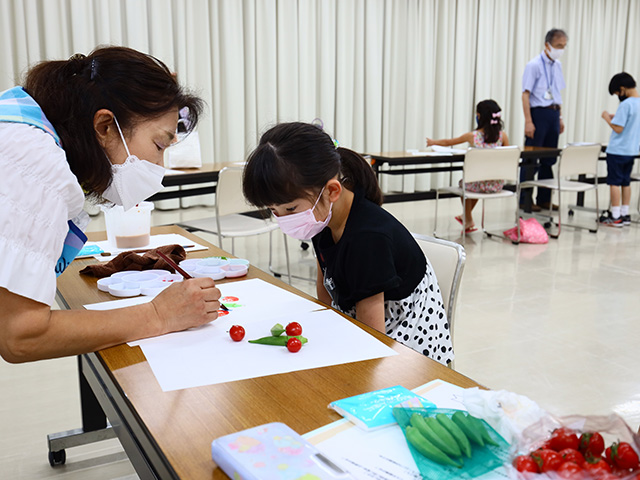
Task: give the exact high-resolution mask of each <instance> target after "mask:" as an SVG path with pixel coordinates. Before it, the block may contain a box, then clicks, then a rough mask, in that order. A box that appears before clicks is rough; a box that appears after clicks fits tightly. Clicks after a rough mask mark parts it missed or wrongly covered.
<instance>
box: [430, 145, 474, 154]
mask: <svg viewBox="0 0 640 480" xmlns="http://www.w3.org/2000/svg"><path fill="white" fill-rule="evenodd" d="M431 148H432V149H433V151H434V152H438V153H450V154H452V155H453V154H464V153H467V150H466V149H463V148H451V147H441V146H439V145H432V146H431Z"/></svg>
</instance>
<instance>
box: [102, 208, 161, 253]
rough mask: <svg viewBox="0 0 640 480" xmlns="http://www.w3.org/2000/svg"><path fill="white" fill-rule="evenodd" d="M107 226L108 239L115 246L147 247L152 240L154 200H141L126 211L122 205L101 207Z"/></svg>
mask: <svg viewBox="0 0 640 480" xmlns="http://www.w3.org/2000/svg"><path fill="white" fill-rule="evenodd" d="M101 209H102V211H103V212H104V221H105V224H106V226H107V239H108V240H109V244H111V245H112V246H114V247H115V248H122V249H127V248H140V247H146V246H147V245H149V243H150V242H151V210H153V203H152V202H140V203H139V204H138V205H136V206H135V207H133V208H130V209H129V210H127V211H126V212H125V211H124V208H122V207H121V206H120V205H114V206H113V207H110V208H105V207H101Z"/></svg>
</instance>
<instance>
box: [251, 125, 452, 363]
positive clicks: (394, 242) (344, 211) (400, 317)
mask: <svg viewBox="0 0 640 480" xmlns="http://www.w3.org/2000/svg"><path fill="white" fill-rule="evenodd" d="M243 190H244V195H245V197H246V198H247V200H248V201H249V202H251V203H252V204H254V205H256V206H260V207H268V208H269V209H271V211H272V212H273V214H274V216H275V218H276V220H277V221H278V224H279V225H280V228H281V229H282V231H283V232H284V233H286V234H287V235H290V236H292V237H294V238H297V239H300V240H310V239H311V240H312V241H313V246H314V249H315V252H316V257H317V259H318V280H317V285H316V287H317V292H318V299H319V300H320V301H322V302H324V303H326V304H331V305H332V306H333V307H334V308H337V309H338V310H340V311H342V312H344V313H346V314H348V315H351V316H352V317H354V318H356V319H357V320H359V321H361V322H363V323H366V324H367V325H369V326H371V327H373V328H375V329H376V330H379V331H381V332H384V333H386V334H387V335H389V336H391V337H392V338H394V339H396V340H398V341H399V342H401V343H403V344H405V345H407V346H409V347H411V348H413V349H414V350H417V351H419V352H420V353H423V354H424V355H428V356H429V357H431V358H433V359H434V360H437V361H439V362H441V363H444V364H446V363H449V362H450V361H452V360H453V350H452V345H451V334H450V332H449V324H448V321H447V318H446V316H445V310H444V303H443V301H442V296H441V294H440V288H439V287H438V282H437V280H436V277H435V274H434V272H433V269H432V268H431V265H430V264H429V262H428V260H427V259H425V256H424V254H423V253H422V250H421V249H420V247H419V246H418V244H417V243H416V241H415V240H414V239H413V237H412V236H411V234H410V233H409V231H408V230H407V229H406V228H405V227H404V226H403V225H402V224H401V223H400V222H399V221H398V220H397V219H395V218H394V217H393V216H392V215H391V214H390V213H388V212H387V211H386V210H384V209H383V208H382V207H381V206H380V205H381V204H382V192H381V191H380V187H379V186H378V181H377V179H376V177H375V174H374V173H373V170H372V169H371V167H370V165H369V164H368V163H367V162H366V160H365V159H364V158H362V157H361V156H360V155H358V154H357V153H356V152H354V151H352V150H349V149H346V148H342V147H338V146H337V144H336V143H335V142H334V141H333V140H332V139H331V137H330V136H329V135H327V134H326V133H325V132H324V131H322V130H321V129H320V128H318V127H316V126H315V125H312V124H306V123H283V124H280V125H276V126H275V127H273V128H271V129H270V130H269V131H267V132H266V133H265V134H264V135H263V136H262V138H261V139H260V144H259V145H258V147H257V148H256V149H255V150H254V151H253V153H251V155H250V156H249V159H248V161H247V166H246V167H245V171H244V179H243Z"/></svg>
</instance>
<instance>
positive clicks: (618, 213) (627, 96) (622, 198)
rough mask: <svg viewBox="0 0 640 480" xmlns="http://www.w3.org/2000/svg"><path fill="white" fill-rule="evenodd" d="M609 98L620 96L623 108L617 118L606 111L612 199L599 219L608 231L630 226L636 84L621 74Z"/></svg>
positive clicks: (639, 117)
mask: <svg viewBox="0 0 640 480" xmlns="http://www.w3.org/2000/svg"><path fill="white" fill-rule="evenodd" d="M609 94H611V95H617V96H618V98H619V99H620V106H619V107H618V110H616V113H615V116H614V115H611V114H610V113H609V112H607V111H606V110H605V111H604V112H602V118H604V120H605V122H607V124H609V126H610V127H611V129H612V130H613V131H612V132H611V138H610V140H609V145H608V146H607V184H608V185H609V192H610V195H611V210H610V211H608V212H606V214H605V215H602V216H601V217H600V223H601V224H603V225H606V226H609V227H622V226H623V225H630V224H631V216H630V215H629V203H630V200H631V187H630V186H629V184H630V181H631V170H632V169H633V162H634V158H635V156H636V155H638V151H639V150H640V95H638V91H637V90H636V81H635V80H634V79H633V77H632V76H631V75H629V74H628V73H626V72H622V73H618V74H616V75H614V76H613V78H612V79H611V82H609Z"/></svg>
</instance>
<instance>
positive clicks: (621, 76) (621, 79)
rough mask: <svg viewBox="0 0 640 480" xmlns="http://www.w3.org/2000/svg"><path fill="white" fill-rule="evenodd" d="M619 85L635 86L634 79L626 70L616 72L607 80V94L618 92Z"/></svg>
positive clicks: (625, 86)
mask: <svg viewBox="0 0 640 480" xmlns="http://www.w3.org/2000/svg"><path fill="white" fill-rule="evenodd" d="M620 87H624V88H636V81H635V80H634V79H633V77H632V76H631V75H629V74H628V73H627V72H622V73H616V74H615V75H614V76H613V77H612V78H611V81H610V82H609V95H613V94H615V93H617V92H619V91H620Z"/></svg>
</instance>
